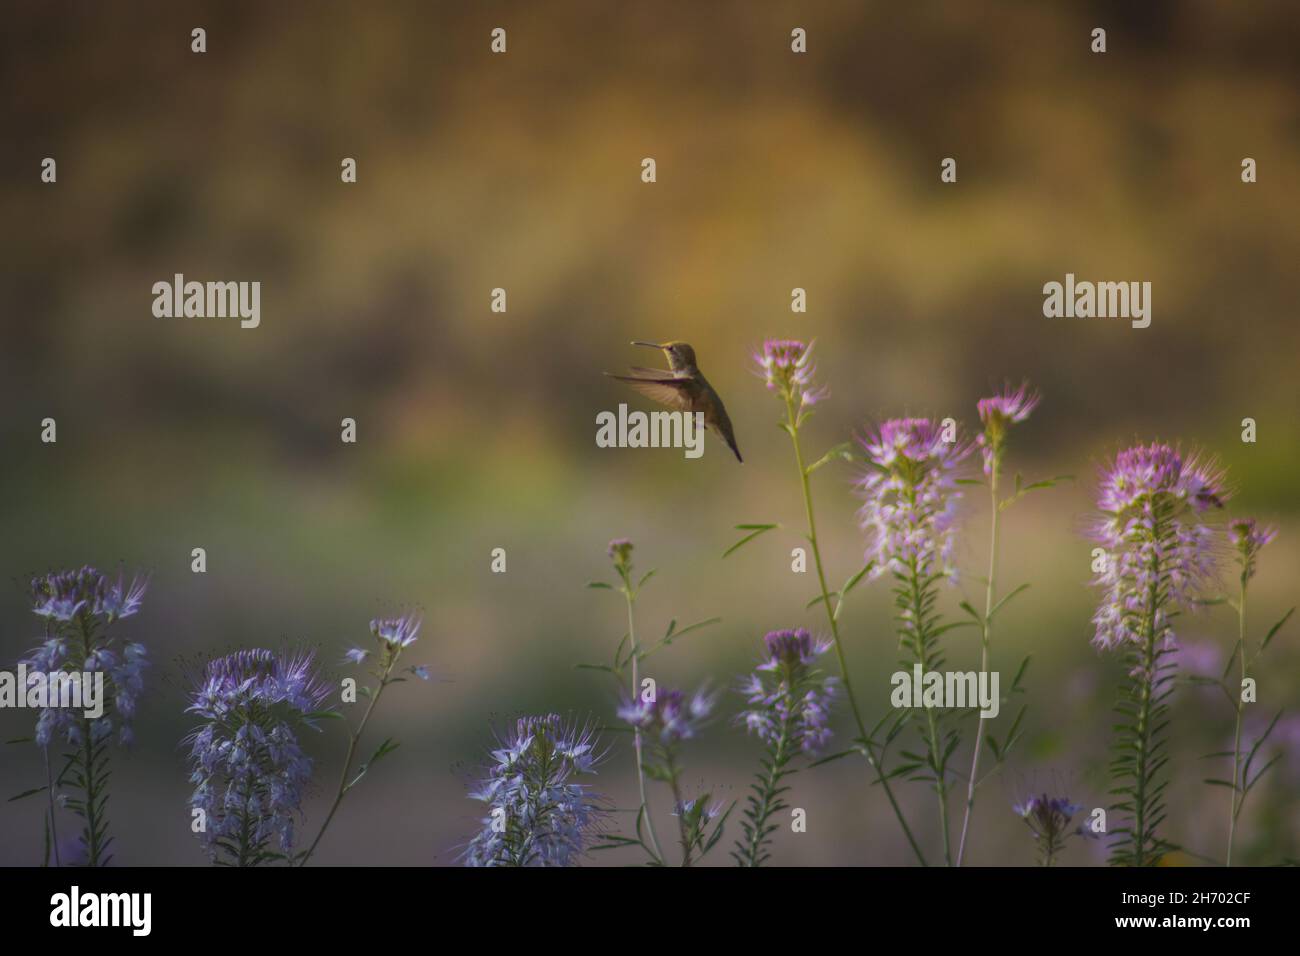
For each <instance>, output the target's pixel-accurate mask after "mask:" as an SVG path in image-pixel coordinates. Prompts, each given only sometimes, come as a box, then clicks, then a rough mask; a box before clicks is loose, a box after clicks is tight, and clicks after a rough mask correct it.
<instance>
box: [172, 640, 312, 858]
mask: <svg viewBox="0 0 1300 956" xmlns="http://www.w3.org/2000/svg"><path fill="white" fill-rule="evenodd" d="M328 694H329V688H328V686H327V685H326V684H325V683H323V682H322V681H321V679H320V678H319V677H318V675H317V673H316V670H315V660H314V655H313V654H311V653H303V652H299V653H292V654H291V653H281V654H276V653H274V652H272V651H269V650H263V649H253V650H242V651H237V652H235V653H233V654H229V655H227V656H225V657H221V658H217V659H216V660H213V661H210V662H209V663H208V665H207V666H206V668H204V670H203V673H202V674H201V675H200V676H199V678H198V680H197V681H196V682H195V686H194V688H193V691H192V692H191V695H190V706H189V707H188V708H187V712H188V713H194V714H198V715H199V716H200V717H201V718H203V720H204V723H203V724H202V725H201V726H200V727H198V728H197V729H196V730H195V731H194V732H193V733H192V734H190V736H189V737H188V738H186V742H187V743H189V744H190V764H191V770H192V772H191V774H190V782H191V783H193V784H194V793H193V795H192V796H191V797H190V806H191V807H192V808H193V809H196V810H202V811H203V817H204V824H205V825H204V830H203V831H202V832H200V833H199V838H200V840H202V841H203V844H204V846H205V847H206V848H207V849H208V852H209V853H210V854H211V855H212V857H213V859H214V860H216V859H219V858H222V857H223V856H224V858H223V859H222V862H225V863H230V864H234V865H238V866H255V865H257V864H258V863H262V862H265V861H266V860H268V859H270V858H272V856H273V854H272V853H271V852H270V851H269V850H268V849H267V848H268V846H269V844H270V842H271V840H272V838H277V840H278V845H279V848H280V850H281V851H283V852H285V853H288V852H289V850H290V848H291V847H292V846H293V838H294V818H295V816H297V814H298V813H299V812H300V808H301V805H302V796H303V790H304V788H305V787H306V786H307V783H308V782H309V781H310V780H311V773H312V761H311V758H310V757H308V756H307V755H306V754H304V753H303V751H302V748H301V747H300V746H299V744H298V735H297V731H298V730H299V729H300V728H301V727H303V726H309V727H315V721H314V719H313V716H312V715H313V714H315V713H316V712H317V711H319V709H320V707H321V705H322V704H323V703H324V702H325V699H326V697H327V696H328Z"/></svg>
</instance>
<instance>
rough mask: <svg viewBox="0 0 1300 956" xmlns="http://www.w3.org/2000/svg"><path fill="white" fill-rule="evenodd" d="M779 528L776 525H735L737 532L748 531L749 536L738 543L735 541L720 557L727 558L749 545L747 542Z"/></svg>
mask: <svg viewBox="0 0 1300 956" xmlns="http://www.w3.org/2000/svg"><path fill="white" fill-rule="evenodd" d="M779 527H780V525H776V524H738V525H736V530H737V531H748V532H749V534H747V535H745V536H744V537H743V538H741V539H740V540H739V541H737V542H736V543H735V544H733V545H732V546H731V547H729V548H728V549H727V550H726V551H724V552H722V556H723V557H724V558H726V557H728V556H729V555H731V554H732V552H734V551H738V550H739V549H740V548H742V547H744V546H745V545H747V544H749V542H751V541H753V540H754V539H755V538H757V537H758V536H759V535H760V534H763V533H765V532H768V531H771V530H772V529H773V528H779Z"/></svg>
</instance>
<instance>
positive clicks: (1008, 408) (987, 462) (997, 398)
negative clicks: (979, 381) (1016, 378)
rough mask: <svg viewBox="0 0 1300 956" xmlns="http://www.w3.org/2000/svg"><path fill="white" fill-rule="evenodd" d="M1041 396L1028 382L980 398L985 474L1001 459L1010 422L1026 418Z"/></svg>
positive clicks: (1015, 423)
mask: <svg viewBox="0 0 1300 956" xmlns="http://www.w3.org/2000/svg"><path fill="white" fill-rule="evenodd" d="M1040 400H1041V398H1040V396H1039V394H1038V393H1037V392H1035V391H1034V390H1033V389H1031V388H1030V387H1029V385H1028V383H1025V384H1023V385H1021V386H1020V387H1019V388H1016V389H1013V388H1012V387H1011V386H1010V385H1008V386H1006V387H1005V388H1004V389H1003V390H1002V391H1001V392H999V393H998V394H996V395H992V396H990V397H988V398H981V399H980V400H979V402H978V403H977V407H978V408H979V415H980V424H981V425H983V426H984V431H983V432H982V433H981V434H980V436H979V437H978V438H977V439H976V443H977V444H978V445H979V446H980V454H981V455H982V456H983V457H984V474H986V475H992V474H993V468H994V465H995V464H998V463H1000V462H1001V460H1002V454H1003V452H1004V451H1005V449H1006V440H1007V431H1008V430H1009V428H1010V426H1012V425H1018V424H1019V423H1021V422H1023V421H1024V420H1025V419H1027V418H1028V417H1029V415H1030V413H1031V412H1032V411H1033V410H1034V409H1035V408H1037V407H1038V403H1039V401H1040Z"/></svg>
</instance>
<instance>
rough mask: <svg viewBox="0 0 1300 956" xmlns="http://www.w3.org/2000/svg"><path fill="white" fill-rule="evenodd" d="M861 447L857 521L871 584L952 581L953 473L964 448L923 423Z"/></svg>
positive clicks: (895, 422)
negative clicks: (893, 578)
mask: <svg viewBox="0 0 1300 956" xmlns="http://www.w3.org/2000/svg"><path fill="white" fill-rule="evenodd" d="M949 439H951V440H949ZM861 444H862V447H863V448H864V449H865V450H866V453H867V459H868V462H869V465H870V468H869V469H868V471H867V472H866V473H865V474H864V475H863V476H862V477H861V478H860V479H859V481H858V484H857V488H858V491H859V492H860V493H861V494H862V495H863V496H864V497H865V499H866V501H865V503H864V504H863V506H862V508H861V510H860V511H859V512H858V516H859V520H860V523H861V526H862V529H863V530H864V531H865V532H866V533H867V536H868V545H867V552H866V559H867V561H868V562H871V563H872V572H871V573H872V576H873V577H879V576H880V575H882V574H884V573H885V572H887V571H891V572H893V573H895V574H910V573H912V572H913V571H915V573H916V575H917V576H918V577H920V578H927V577H930V576H931V575H946V576H948V577H949V578H955V577H956V573H957V571H956V567H955V565H954V564H953V548H954V544H955V540H956V519H957V502H958V500H959V499H960V498H961V493H960V492H959V491H958V490H957V477H958V466H959V465H960V464H961V462H962V460H963V459H965V458H966V456H967V455H969V454H970V451H971V445H970V443H969V442H967V441H963V440H961V439H960V438H959V437H957V436H956V435H955V433H953V434H949V433H947V431H946V429H945V428H944V427H943V426H942V425H941V424H940V423H939V422H935V421H931V420H930V419H928V418H895V419H890V420H889V421H886V422H885V423H884V424H882V425H881V426H880V429H879V431H877V432H876V434H874V435H869V436H867V437H866V438H864V439H861Z"/></svg>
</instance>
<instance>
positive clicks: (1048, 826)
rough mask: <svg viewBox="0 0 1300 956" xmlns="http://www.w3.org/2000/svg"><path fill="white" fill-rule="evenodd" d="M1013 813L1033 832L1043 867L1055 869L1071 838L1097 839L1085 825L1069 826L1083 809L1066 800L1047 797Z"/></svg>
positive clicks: (1035, 798)
mask: <svg viewBox="0 0 1300 956" xmlns="http://www.w3.org/2000/svg"><path fill="white" fill-rule="evenodd" d="M1012 810H1013V811H1014V812H1015V814H1016V816H1018V817H1021V818H1023V819H1024V821H1025V823H1026V825H1028V827H1029V829H1030V830H1031V831H1032V832H1033V834H1034V840H1035V841H1036V842H1037V843H1038V847H1039V853H1040V855H1041V859H1042V863H1043V865H1044V866H1051V865H1052V863H1053V862H1054V860H1055V858H1056V855H1057V853H1059V852H1060V851H1061V849H1063V848H1064V846H1065V841H1066V839H1067V838H1068V837H1071V836H1085V837H1091V836H1094V835H1095V834H1093V832H1092V830H1091V829H1089V827H1088V825H1087V824H1086V823H1080V824H1078V825H1077V826H1074V827H1071V826H1070V821H1071V819H1073V817H1074V815H1075V814H1077V813H1079V812H1081V811H1082V810H1083V807H1081V806H1078V805H1077V804H1073V803H1071V802H1070V801H1069V799H1068V798H1067V797H1049V796H1048V795H1047V794H1045V793H1044V794H1041V795H1039V796H1033V797H1029V798H1028V799H1027V800H1024V801H1022V802H1021V803H1017V804H1015V805H1014V806H1013V807H1012Z"/></svg>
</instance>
